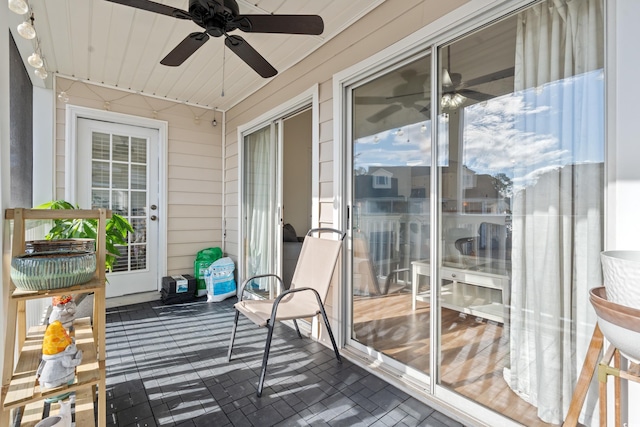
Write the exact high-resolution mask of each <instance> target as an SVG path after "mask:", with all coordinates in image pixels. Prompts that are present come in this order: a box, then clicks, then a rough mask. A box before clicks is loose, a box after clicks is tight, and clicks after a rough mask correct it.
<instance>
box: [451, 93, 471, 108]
mask: <svg viewBox="0 0 640 427" xmlns="http://www.w3.org/2000/svg"><path fill="white" fill-rule="evenodd" d="M466 99H467V98H465V97H464V96H463V95H460V94H459V93H456V94H455V95H453V99H451V102H452V103H453V104H454V105H455V106H456V107H459V106H461V105H462V103H463V102H464V101H466Z"/></svg>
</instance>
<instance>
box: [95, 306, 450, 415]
mask: <svg viewBox="0 0 640 427" xmlns="http://www.w3.org/2000/svg"><path fill="white" fill-rule="evenodd" d="M234 301H235V298H230V299H227V300H226V301H223V302H220V303H207V302H206V301H198V302H194V303H188V304H182V305H168V306H165V305H162V304H161V303H160V302H159V301H158V302H152V303H143V304H135V305H129V306H124V307H119V308H112V309H108V311H107V325H106V326H107V346H106V349H107V425H113V426H120V427H125V426H127V427H128V426H189V427H191V426H217V427H224V426H256V427H257V426H259V427H266V426H306V425H311V426H434V427H440V426H460V424H459V423H457V422H455V421H453V420H451V419H450V418H448V417H446V416H445V415H443V414H441V413H438V412H436V411H434V410H433V409H432V408H430V407H429V406H426V405H424V404H422V403H421V402H419V401H418V400H416V399H414V398H413V397H411V396H409V395H407V394H406V393H404V392H402V391H400V390H398V389H397V388H395V387H393V386H391V385H389V384H388V383H386V382H384V381H382V380H380V379H379V378H378V377H376V376H374V375H372V374H370V373H368V372H366V371H365V370H363V369H361V368H359V367H358V366H356V365H354V364H353V363H351V362H349V361H347V360H345V359H344V358H343V363H342V364H339V363H338V362H337V361H336V359H335V356H334V354H333V351H332V350H330V349H328V348H326V347H324V346H322V345H320V344H318V343H316V342H314V341H312V340H310V339H308V338H305V339H302V340H301V339H299V338H298V337H297V335H296V334H295V331H294V330H292V329H290V328H288V327H286V326H285V325H282V324H278V325H277V326H276V332H275V333H274V339H273V344H272V350H271V356H270V359H269V362H270V363H269V367H268V370H267V377H266V381H265V388H264V392H263V394H262V397H261V398H258V397H256V394H255V393H256V387H257V382H258V375H259V373H260V367H261V361H262V350H263V348H264V340H265V337H266V330H265V329H264V328H260V329H259V328H256V327H255V326H254V325H253V324H252V323H250V322H249V321H248V320H247V319H243V318H242V317H241V318H240V323H239V326H238V332H237V335H236V344H235V347H234V359H232V361H231V363H227V361H226V355H227V347H228V342H229V341H228V340H229V334H230V331H231V324H232V322H233V313H234V311H233V302H234Z"/></svg>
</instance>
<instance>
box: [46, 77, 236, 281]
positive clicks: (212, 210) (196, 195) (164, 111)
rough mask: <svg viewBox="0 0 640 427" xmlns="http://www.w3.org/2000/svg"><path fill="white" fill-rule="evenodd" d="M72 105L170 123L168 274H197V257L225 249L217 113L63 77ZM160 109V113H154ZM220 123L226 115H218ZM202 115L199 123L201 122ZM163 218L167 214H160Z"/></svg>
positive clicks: (61, 133) (59, 116)
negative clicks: (214, 122) (206, 250)
mask: <svg viewBox="0 0 640 427" xmlns="http://www.w3.org/2000/svg"><path fill="white" fill-rule="evenodd" d="M56 85H57V89H58V92H59V91H62V90H64V91H66V92H67V94H68V95H69V104H72V105H78V106H82V107H88V108H94V109H99V110H101V109H104V107H105V101H108V102H109V110H110V111H114V112H118V113H123V114H128V115H132V116H139V117H144V118H155V119H158V120H163V121H166V122H167V123H168V144H167V181H166V182H167V195H166V200H167V205H168V212H167V215H165V216H164V217H166V219H167V260H166V266H167V271H166V272H161V273H162V275H163V276H164V275H173V274H181V273H193V261H194V260H195V255H196V253H197V252H198V251H199V250H201V249H204V248H207V247H213V246H220V247H221V246H222V200H223V196H222V176H223V171H222V126H220V125H218V126H217V127H213V126H212V125H211V121H212V120H213V118H214V112H213V111H212V110H208V109H202V108H197V107H193V106H188V105H185V104H180V103H176V102H172V101H168V100H162V99H157V98H152V97H146V96H144V95H141V94H134V93H130V92H125V91H120V90H117V89H112V88H105V87H102V86H97V85H91V84H88V83H84V82H73V81H71V80H68V79H64V78H58V79H57V81H56ZM56 107H57V108H56V162H55V171H56V197H57V198H59V199H61V198H64V194H65V189H64V185H65V135H66V124H65V108H66V104H65V103H63V102H60V101H57V104H56ZM154 111H155V112H156V113H155V114H154ZM216 114H217V116H218V119H219V118H220V113H216ZM196 117H199V119H196ZM159 217H160V220H162V218H163V215H162V214H160V215H159Z"/></svg>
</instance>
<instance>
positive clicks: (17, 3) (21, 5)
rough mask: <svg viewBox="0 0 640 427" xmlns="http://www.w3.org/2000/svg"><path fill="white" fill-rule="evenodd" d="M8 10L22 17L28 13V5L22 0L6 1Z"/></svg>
mask: <svg viewBox="0 0 640 427" xmlns="http://www.w3.org/2000/svg"><path fill="white" fill-rule="evenodd" d="M8 1H9V4H8V6H9V10H11V11H12V12H13V13H17V14H18V15H24V14H25V13H27V12H29V5H28V4H27V2H26V1H24V0H8Z"/></svg>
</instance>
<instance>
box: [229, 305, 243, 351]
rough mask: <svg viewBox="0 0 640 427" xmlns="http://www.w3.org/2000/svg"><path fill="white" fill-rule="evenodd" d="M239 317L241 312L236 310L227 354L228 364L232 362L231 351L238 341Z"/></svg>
mask: <svg viewBox="0 0 640 427" xmlns="http://www.w3.org/2000/svg"><path fill="white" fill-rule="evenodd" d="M238 317H240V312H239V311H238V310H236V317H235V319H233V327H232V328H231V341H229V352H228V353H227V363H229V362H231V351H232V350H233V341H234V340H235V339H236V329H237V328H238Z"/></svg>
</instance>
